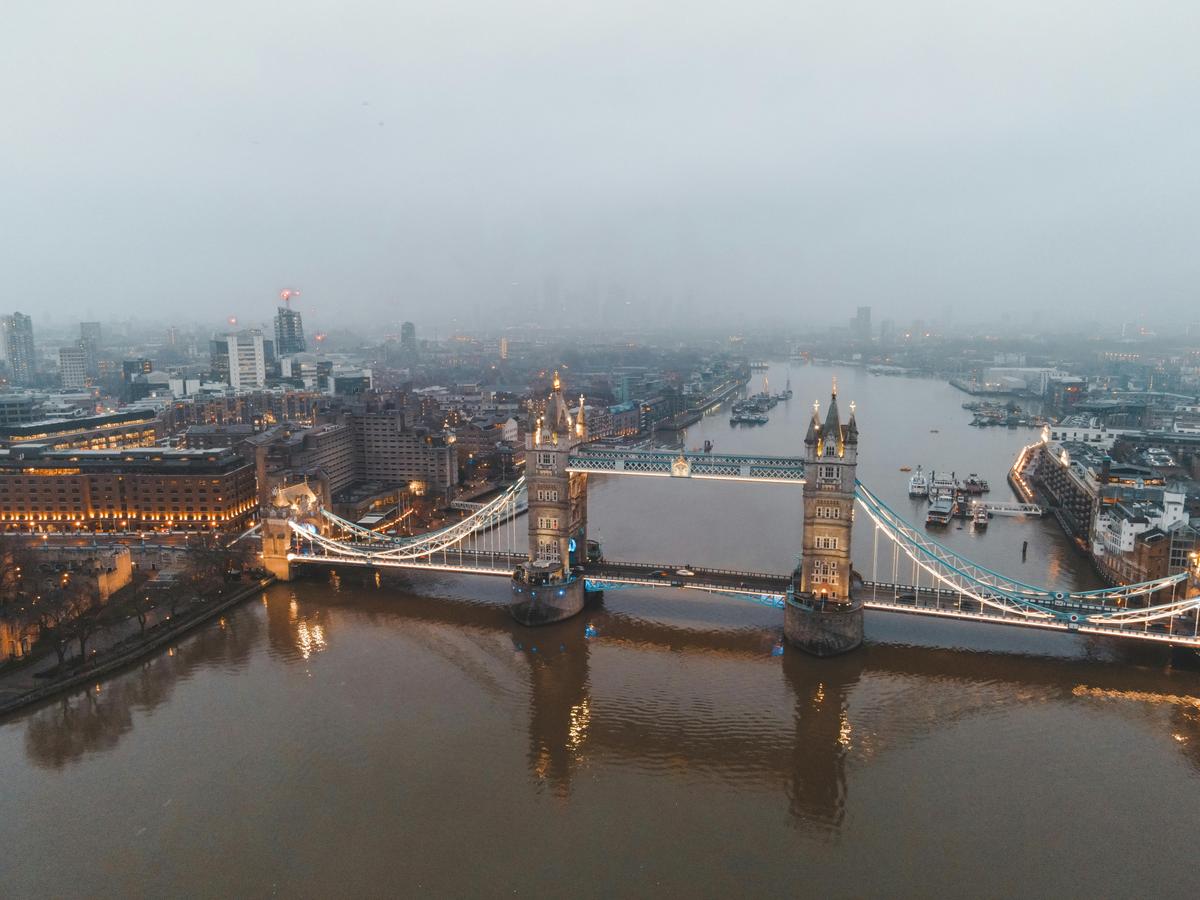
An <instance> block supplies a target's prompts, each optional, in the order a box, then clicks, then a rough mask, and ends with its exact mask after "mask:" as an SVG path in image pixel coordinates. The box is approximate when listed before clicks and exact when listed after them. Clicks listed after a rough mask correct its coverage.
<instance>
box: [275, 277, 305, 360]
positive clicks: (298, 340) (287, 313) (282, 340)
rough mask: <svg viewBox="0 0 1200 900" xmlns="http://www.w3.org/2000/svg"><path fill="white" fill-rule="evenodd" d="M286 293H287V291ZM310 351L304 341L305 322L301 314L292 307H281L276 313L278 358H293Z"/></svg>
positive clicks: (276, 348)
mask: <svg viewBox="0 0 1200 900" xmlns="http://www.w3.org/2000/svg"><path fill="white" fill-rule="evenodd" d="M285 293H287V292H286V291H285ZM307 349H308V344H307V343H306V342H305V340H304V322H303V321H302V320H301V318H300V313H298V312H296V310H294V309H292V308H291V306H290V305H288V306H281V307H279V309H278V311H277V312H276V313H275V353H276V355H277V356H280V357H283V356H291V355H292V354H293V353H303V352H304V351H305V350H307Z"/></svg>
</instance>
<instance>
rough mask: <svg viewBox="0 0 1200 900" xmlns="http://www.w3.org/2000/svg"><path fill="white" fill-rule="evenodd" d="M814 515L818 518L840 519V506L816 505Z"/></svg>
mask: <svg viewBox="0 0 1200 900" xmlns="http://www.w3.org/2000/svg"><path fill="white" fill-rule="evenodd" d="M816 515H817V518H818V519H840V518H841V517H842V508H841V507H840V506H824V505H821V506H818V507H817V511H816Z"/></svg>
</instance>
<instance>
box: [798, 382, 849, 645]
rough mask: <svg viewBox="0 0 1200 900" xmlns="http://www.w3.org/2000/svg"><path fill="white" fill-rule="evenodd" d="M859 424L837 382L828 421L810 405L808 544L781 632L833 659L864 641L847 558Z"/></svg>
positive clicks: (806, 458) (806, 444) (806, 493)
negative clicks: (846, 411)
mask: <svg viewBox="0 0 1200 900" xmlns="http://www.w3.org/2000/svg"><path fill="white" fill-rule="evenodd" d="M857 468H858V423H857V422H856V421H855V416H854V404H851V405H850V420H849V422H847V423H846V424H844V425H843V424H842V419H841V413H840V411H839V410H838V399H837V382H836V381H835V382H834V385H833V392H832V396H831V397H830V400H829V409H828V411H827V412H826V414H825V421H824V423H822V422H821V418H820V406H819V405H818V404H814V405H813V415H812V420H811V421H810V422H809V425H808V434H807V435H806V436H805V438H804V477H805V483H804V540H803V544H802V551H803V555H802V557H801V560H800V565H799V566H798V567H797V568H796V571H795V573H794V575H793V579H792V588H791V590H790V592H789V597H788V602H787V607H786V608H785V610H784V635H785V636H786V637H787V639H788V640H789V641H790V642H791V643H793V644H795V645H796V646H798V647H800V648H801V649H802V650H806V651H808V652H810V653H814V654H816V655H818V656H832V655H834V654H836V653H843V652H845V651H847V650H852V649H854V648H855V647H857V646H858V645H859V644H861V643H862V602H861V601H860V600H859V599H857V598H856V597H855V593H856V592H855V589H854V580H855V574H854V571H853V569H852V566H851V559H850V538H851V532H852V528H853V525H854V482H855V476H856V470H857Z"/></svg>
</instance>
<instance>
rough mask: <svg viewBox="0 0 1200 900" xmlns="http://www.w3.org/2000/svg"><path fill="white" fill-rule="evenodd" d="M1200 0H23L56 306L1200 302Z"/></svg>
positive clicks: (29, 249)
mask: <svg viewBox="0 0 1200 900" xmlns="http://www.w3.org/2000/svg"><path fill="white" fill-rule="evenodd" d="M1198 37H1200V5H1197V4H1195V3H1194V2H1187V0H1177V2H1168V0H1159V2H1153V0H1148V2H1142V3H1136V4H1135V3H1125V4H1097V3H1094V2H1084V0H1070V2H1057V3H1052V4H1047V3H1043V2H1035V0H1016V2H1009V3H1004V4H963V3H947V2H935V0H913V2H910V3H905V4H897V3H891V2H883V0H875V2H849V3H840V4H827V3H823V4H815V3H810V2H796V0H784V2H757V3H753V4H745V3H741V4H727V3H686V4H685V3H654V2H637V3H633V2H627V0H610V2H606V3H596V4H586V5H583V4H580V5H572V4H561V3H549V2H507V3H485V2H447V3H432V4H428V3H427V4H403V3H400V4H398V3H395V2H383V0H379V2H368V0H351V2H344V3H337V4H334V3H305V2H288V3H283V2H278V3H274V4H272V3H254V4H249V5H248V4H245V3H242V2H237V3H235V2H228V0H208V2H205V3H191V4H186V5H185V4H176V3H167V4H163V3H161V2H150V0H129V2H121V3H117V4H96V3H88V2H59V3H16V4H8V5H7V7H6V10H5V16H4V27H3V28H0V95H2V96H3V109H4V126H3V131H4V139H3V141H0V193H2V195H3V198H4V200H3V203H2V205H0V233H2V235H3V240H2V241H0V269H2V271H3V276H2V277H0V286H2V289H3V291H4V293H5V294H6V296H7V298H8V300H7V303H6V305H5V308H6V309H12V308H18V309H23V310H25V311H26V312H30V311H32V312H35V313H36V315H37V317H38V319H39V327H41V326H42V324H43V323H44V324H45V326H46V327H49V328H54V327H56V326H59V325H63V326H65V325H67V324H73V323H75V322H77V321H78V320H79V319H88V318H97V319H109V318H114V319H115V318H144V319H151V320H155V321H157V320H164V321H165V320H168V319H172V318H173V319H176V320H186V321H195V322H198V323H208V322H212V323H217V322H220V321H222V320H223V319H224V318H225V317H226V316H230V315H237V316H240V317H245V318H246V319H258V318H261V319H266V318H268V317H269V316H270V315H271V314H272V313H273V308H274V301H275V297H276V295H277V293H278V291H279V290H280V289H281V288H283V287H288V286H294V287H298V288H300V289H301V290H302V292H303V293H302V298H303V303H302V308H303V309H304V311H305V317H306V321H307V322H309V323H310V327H313V328H327V329H333V328H335V327H341V326H347V325H349V326H353V327H361V328H366V327H367V326H368V325H370V324H371V323H372V322H386V323H389V324H391V323H395V322H398V321H400V320H401V319H419V320H420V321H422V322H425V323H436V322H438V321H442V322H445V323H452V322H453V321H454V320H456V319H457V320H458V321H459V322H463V323H467V322H474V323H478V322H479V321H481V318H488V319H489V320H504V321H508V322H513V321H521V320H522V319H529V318H532V317H534V316H535V315H537V314H538V313H539V312H544V311H545V310H546V309H548V308H549V309H555V310H560V311H562V312H564V313H565V315H566V316H567V317H568V319H570V318H575V319H577V320H580V321H594V322H609V323H612V324H617V325H629V324H632V323H634V322H643V321H644V322H646V323H648V324H654V325H661V324H665V323H666V322H669V321H671V320H672V319H676V320H686V321H687V323H688V324H692V325H694V324H696V323H698V322H701V323H711V324H713V325H720V326H722V327H724V326H726V325H735V324H736V323H739V322H743V323H744V322H753V323H770V322H779V323H784V324H787V325H789V326H797V325H801V324H803V323H805V322H808V321H813V322H820V323H824V322H829V321H834V320H836V321H844V320H845V318H846V316H848V315H850V314H852V311H853V308H854V307H855V306H856V305H870V306H872V307H873V309H874V310H875V314H876V316H877V317H892V318H896V319H898V320H906V319H907V318H909V317H918V316H921V317H924V318H925V319H927V320H930V321H939V320H941V319H942V318H944V317H947V316H950V315H953V316H954V317H955V318H956V319H957V320H958V321H975V320H978V321H982V322H991V321H996V320H997V319H998V317H999V316H1000V314H1001V313H1002V312H1003V313H1005V314H1007V315H1009V316H1011V317H1012V318H1013V319H1014V320H1031V319H1032V318H1033V317H1034V316H1035V315H1038V314H1039V313H1040V314H1041V315H1042V316H1043V317H1044V318H1043V319H1042V320H1041V321H1042V323H1043V324H1047V325H1049V324H1053V323H1054V322H1059V321H1061V322H1063V323H1068V322H1069V321H1070V319H1072V318H1078V319H1087V320H1099V321H1103V320H1107V319H1131V318H1136V317H1138V316H1143V317H1146V319H1147V320H1148V321H1159V322H1161V321H1164V320H1166V319H1167V318H1168V317H1170V316H1183V317H1187V318H1188V320H1189V321H1190V320H1191V319H1192V318H1195V316H1194V314H1193V313H1191V312H1190V310H1192V309H1193V308H1194V307H1195V305H1196V291H1197V284H1200V257H1198V256H1197V254H1196V252H1195V239H1196V235H1197V234H1200V203H1198V202H1197V199H1198V195H1200V172H1198V169H1197V165H1196V160H1197V159H1198V158H1200V119H1198V118H1197V115H1196V111H1197V109H1198V108H1200V102H1198V101H1200V96H1198V95H1200V53H1198V52H1197V46H1198Z"/></svg>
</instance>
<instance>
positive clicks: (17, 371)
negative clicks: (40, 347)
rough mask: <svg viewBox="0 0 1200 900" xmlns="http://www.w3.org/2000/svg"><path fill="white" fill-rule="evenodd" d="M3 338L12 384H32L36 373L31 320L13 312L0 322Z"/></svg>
mask: <svg viewBox="0 0 1200 900" xmlns="http://www.w3.org/2000/svg"><path fill="white" fill-rule="evenodd" d="M0 331H3V337H4V355H5V356H6V357H7V359H8V371H9V375H10V376H11V378H12V382H13V384H32V383H33V376H34V374H35V373H36V372H37V366H36V357H35V356H34V354H33V320H32V319H30V318H29V316H26V315H23V314H22V313H19V312H15V313H13V314H12V315H11V316H5V317H4V318H3V320H0Z"/></svg>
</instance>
